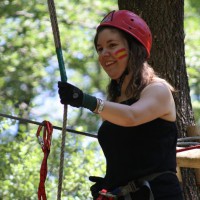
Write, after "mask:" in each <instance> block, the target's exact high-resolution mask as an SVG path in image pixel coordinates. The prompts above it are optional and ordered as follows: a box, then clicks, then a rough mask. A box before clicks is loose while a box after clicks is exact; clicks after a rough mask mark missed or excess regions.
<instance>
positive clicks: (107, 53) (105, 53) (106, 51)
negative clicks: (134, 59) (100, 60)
mask: <svg viewBox="0 0 200 200" xmlns="http://www.w3.org/2000/svg"><path fill="white" fill-rule="evenodd" d="M101 55H102V56H109V55H110V51H109V50H108V49H104V50H103V51H102V52H101Z"/></svg>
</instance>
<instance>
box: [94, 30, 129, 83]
mask: <svg viewBox="0 0 200 200" xmlns="http://www.w3.org/2000/svg"><path fill="white" fill-rule="evenodd" d="M96 49H97V53H98V55H99V62H100V64H101V66H102V67H103V69H104V70H105V72H106V73H107V74H108V76H109V77H110V78H111V79H113V80H117V79H119V78H120V77H121V75H122V73H123V72H124V71H125V69H126V67H127V63H128V55H129V50H128V43H127V41H126V39H125V38H124V37H123V36H122V34H121V33H120V32H119V31H117V30H116V29H110V28H106V29H104V30H102V31H101V32H100V33H99V35H98V39H97V46H96Z"/></svg>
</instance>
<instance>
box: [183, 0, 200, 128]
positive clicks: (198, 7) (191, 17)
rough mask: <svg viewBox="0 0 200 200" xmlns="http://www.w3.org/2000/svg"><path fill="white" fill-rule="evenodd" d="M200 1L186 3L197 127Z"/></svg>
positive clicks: (199, 118) (188, 56) (199, 115)
mask: <svg viewBox="0 0 200 200" xmlns="http://www.w3.org/2000/svg"><path fill="white" fill-rule="evenodd" d="M199 11H200V1H198V0H188V1H185V21H184V25H185V33H186V38H185V55H186V65H187V71H188V75H189V84H190V89H191V97H192V105H193V110H194V115H195V118H196V122H197V125H200V102H199V101H200V75H199V74H200V70H199V69H200V51H199V46H200V29H199V27H200V12H199Z"/></svg>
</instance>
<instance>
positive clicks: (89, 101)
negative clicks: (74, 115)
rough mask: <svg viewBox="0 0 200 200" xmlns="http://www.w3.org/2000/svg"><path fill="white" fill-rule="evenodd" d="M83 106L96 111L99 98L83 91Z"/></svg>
mask: <svg viewBox="0 0 200 200" xmlns="http://www.w3.org/2000/svg"><path fill="white" fill-rule="evenodd" d="M82 105H83V107H84V108H87V109H89V110H90V111H92V112H93V111H94V110H95V109H96V107H97V98H96V97H93V96H91V95H89V94H85V93H83V104H82Z"/></svg>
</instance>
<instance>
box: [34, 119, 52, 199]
mask: <svg viewBox="0 0 200 200" xmlns="http://www.w3.org/2000/svg"><path fill="white" fill-rule="evenodd" d="M42 128H43V136H42V137H41V136H40V132H41V130H42ZM52 133H53V126H52V124H51V123H50V122H48V121H43V122H42V124H41V125H39V127H38V130H37V133H36V137H37V138H38V141H39V143H40V145H41V149H42V151H43V153H44V157H43V161H42V164H41V168H40V183H39V186H38V200H46V199H47V198H46V192H45V181H46V177H47V171H48V170H47V159H48V156H49V153H50V147H51V138H52Z"/></svg>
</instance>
